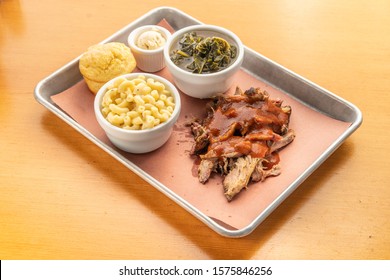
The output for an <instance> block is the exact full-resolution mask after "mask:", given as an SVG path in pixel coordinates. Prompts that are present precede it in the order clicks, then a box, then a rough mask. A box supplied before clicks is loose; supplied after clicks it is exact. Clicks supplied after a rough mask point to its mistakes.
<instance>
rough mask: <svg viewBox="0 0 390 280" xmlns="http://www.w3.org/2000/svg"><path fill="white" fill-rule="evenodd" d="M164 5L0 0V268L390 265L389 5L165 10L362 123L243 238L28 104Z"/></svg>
mask: <svg viewBox="0 0 390 280" xmlns="http://www.w3.org/2000/svg"><path fill="white" fill-rule="evenodd" d="M159 5H161V2H160V1H128V0H126V1H125V0H112V1H105V0H104V1H103V0H95V1H93V2H90V1H79V0H77V1H76V0H66V1H65V0H58V1H48V0H41V1H27V0H24V1H23V0H20V1H17V0H2V1H0V28H1V29H0V97H1V101H0V123H1V134H0V147H1V153H0V259H389V258H390V218H389V217H390V172H389V170H390V167H389V166H390V160H389V155H390V148H389V137H390V132H389V131H390V125H389V124H390V105H389V104H390V16H389V15H390V4H389V2H388V1H387V0H381V1H371V2H367V1H338V0H330V1H319V0H317V1H312V0H310V1H309V0H307V1H305V0H300V1H258V0H256V1H255V0H240V1H204V0H198V1H175V0H172V1H165V2H164V5H166V6H172V7H176V8H178V9H180V10H182V11H184V12H185V13H187V14H190V15H192V16H193V17H195V18H197V19H198V20H200V21H202V22H204V23H209V24H216V25H220V26H223V27H226V28H228V29H230V30H232V31H233V32H235V33H236V34H237V35H238V36H239V37H240V38H241V39H242V41H243V42H244V44H245V45H247V46H248V47H250V48H252V49H253V50H255V51H257V52H259V53H261V54H263V55H265V56H267V57H269V58H270V59H272V60H274V61H276V62H278V63H279V64H281V65H283V66H285V67H287V68H289V69H291V70H292V71H294V72H296V73H298V74H300V75H302V76H304V77H306V78H308V79H309V80H311V81H313V82H315V83H317V84H319V85H320V86H322V87H324V88H326V89H328V90H330V91H332V92H334V93H336V94H337V95H339V96H341V97H342V98H344V99H346V100H348V101H350V102H352V103H353V104H355V105H357V107H359V108H360V110H361V111H362V113H363V117H364V121H363V124H362V126H361V127H360V128H359V129H358V130H357V131H356V132H355V133H354V134H352V136H351V137H349V138H348V139H347V141H346V142H345V143H344V144H343V145H342V146H341V147H340V148H339V149H338V150H337V151H336V152H335V153H334V154H333V155H332V156H331V157H330V158H329V159H328V160H327V161H326V162H325V163H324V164H323V165H322V166H321V167H320V168H319V169H318V170H316V171H315V172H314V174H313V175H312V176H310V177H309V178H308V179H307V180H306V181H305V182H304V183H303V184H302V185H301V186H300V187H299V188H298V189H297V190H296V191H295V192H294V193H293V194H292V195H291V196H290V197H288V198H287V200H285V202H284V203H283V204H282V205H281V206H280V207H278V208H277V209H276V210H275V211H274V212H273V213H272V214H271V215H270V216H269V217H268V218H267V219H266V220H265V221H264V222H263V223H262V224H261V225H260V226H259V227H258V228H257V229H256V230H255V231H254V232H252V233H251V234H250V235H248V236H246V237H244V238H240V239H230V238H226V237H222V236H220V235H218V234H216V233H215V232H213V231H212V230H210V229H209V228H208V227H207V226H205V225H204V224H203V223H202V222H200V221H199V220H197V219H196V218H194V217H193V216H192V215H191V214H189V213H188V212H186V211H185V210H183V209H182V208H181V207H180V206H178V205H177V204H176V203H174V202H172V201H171V200H170V199H169V198H167V197H165V196H164V195H163V194H161V193H160V192H159V191H157V190H156V189H154V188H153V187H151V186H150V185H149V184H148V183H146V182H145V181H143V180H142V179H141V178H140V177H138V176H137V175H135V174H134V173H132V172H131V171H129V170H128V169H127V168H126V167H124V166H123V165H121V164H120V163H118V162H117V161H116V160H115V159H113V158H112V157H111V156H109V155H108V154H106V153H105V152H102V150H101V149H100V148H98V147H97V146H96V145H94V144H93V143H92V142H90V141H89V140H88V139H86V138H85V137H84V136H82V135H81V134H80V133H78V132H77V131H76V130H74V129H73V128H72V127H71V126H69V125H67V124H66V123H64V122H63V121H62V120H60V119H59V118H58V117H56V116H55V115H54V114H52V113H51V112H49V111H48V110H47V109H45V108H44V107H43V106H41V105H40V104H38V103H37V102H36V101H35V100H34V97H33V91H34V87H35V86H36V84H37V83H38V82H39V81H40V80H41V79H43V78H45V77H46V76H48V75H49V74H51V73H52V72H53V71H55V70H57V69H58V68H60V67H61V66H63V65H64V64H66V63H67V62H69V61H71V60H72V59H74V58H75V57H77V56H78V55H79V54H81V53H82V52H83V51H84V50H85V49H86V48H87V47H88V46H90V45H92V44H95V43H98V42H100V41H102V40H104V39H105V38H107V37H108V36H110V35H111V34H113V33H114V32H116V31H117V30H119V29H120V28H122V27H124V26H125V25H127V24H128V23H130V22H132V21H133V20H135V19H137V18H138V17H140V16H142V15H143V14H144V13H146V12H148V11H150V10H151V9H153V8H156V7H158V6H159Z"/></svg>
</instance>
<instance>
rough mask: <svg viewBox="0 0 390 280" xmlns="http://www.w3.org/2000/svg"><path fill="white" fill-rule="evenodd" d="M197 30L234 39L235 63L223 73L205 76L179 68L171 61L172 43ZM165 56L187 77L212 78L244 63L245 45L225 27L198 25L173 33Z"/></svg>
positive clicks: (205, 74) (223, 71)
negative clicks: (235, 46)
mask: <svg viewBox="0 0 390 280" xmlns="http://www.w3.org/2000/svg"><path fill="white" fill-rule="evenodd" d="M197 30H201V31H214V32H216V33H220V34H221V35H224V34H225V35H227V36H228V37H230V38H231V39H233V41H234V42H235V44H236V45H237V53H238V55H237V57H236V58H235V60H234V62H233V63H232V64H230V65H229V66H228V67H226V68H225V69H223V70H221V71H217V72H213V73H204V74H199V73H192V72H190V71H186V70H184V69H182V68H180V67H178V66H177V65H176V64H175V63H173V61H172V60H171V56H170V50H171V45H172V43H175V42H176V40H177V39H178V38H179V37H180V36H182V35H184V34H185V33H187V32H190V31H197ZM164 56H165V57H166V63H169V64H170V65H171V66H173V67H175V69H176V70H177V71H179V72H181V73H183V74H185V75H194V76H207V77H212V76H219V75H223V74H224V73H226V72H228V71H230V69H231V68H234V67H235V66H236V65H237V64H240V63H241V61H242V58H243V56H244V45H243V44H242V42H241V40H240V38H239V37H238V36H237V35H236V34H234V33H233V32H232V31H230V30H228V29H225V28H223V27H220V26H216V25H210V24H196V25H190V26H187V27H183V28H181V29H179V30H178V31H176V32H175V33H173V35H172V36H171V37H170V38H169V39H168V41H167V42H166V44H165V46H164Z"/></svg>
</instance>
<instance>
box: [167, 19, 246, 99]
mask: <svg viewBox="0 0 390 280" xmlns="http://www.w3.org/2000/svg"><path fill="white" fill-rule="evenodd" d="M192 31H195V32H197V34H198V35H202V36H207V37H209V36H218V37H221V38H223V39H225V40H226V41H228V42H229V43H230V44H233V45H235V46H236V47H237V56H236V58H235V59H234V60H233V62H232V63H231V64H230V65H229V66H228V67H227V68H225V69H223V70H220V71H218V72H213V73H203V74H198V73H192V72H190V71H186V70H184V69H182V68H180V67H179V66H177V65H176V64H175V63H174V62H173V61H172V60H171V58H170V56H171V54H172V52H173V50H174V49H176V48H177V45H178V41H179V40H180V39H181V38H182V37H183V35H184V34H185V33H188V32H192ZM202 33H204V34H206V35H204V34H202ZM164 58H165V64H166V66H167V68H168V70H169V72H170V73H171V74H172V77H173V81H174V82H175V84H176V86H177V87H178V88H179V89H180V90H181V91H182V92H183V93H185V94H187V95H189V96H192V97H196V98H210V97H213V96H215V95H217V94H220V93H224V92H226V91H227V90H228V89H229V88H230V87H231V86H232V84H233V82H234V76H235V74H236V73H237V72H238V70H239V69H240V67H241V64H242V62H243V60H244V46H243V44H242V42H241V40H240V39H239V38H238V37H237V36H236V35H235V34H234V33H233V32H231V31H229V30H227V29H225V28H222V27H219V26H214V25H192V26H188V27H185V28H182V29H180V30H178V31H176V32H175V33H174V34H173V35H172V36H171V37H170V38H169V40H168V42H167V43H166V45H165V47H164Z"/></svg>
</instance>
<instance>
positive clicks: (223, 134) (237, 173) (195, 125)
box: [191, 87, 295, 201]
mask: <svg viewBox="0 0 390 280" xmlns="http://www.w3.org/2000/svg"><path fill="white" fill-rule="evenodd" d="M282 103H283V101H282V100H280V99H275V100H273V99H270V97H269V94H268V93H267V92H266V91H265V90H261V89H260V88H250V89H248V90H246V91H242V90H241V89H240V88H238V87H237V88H236V92H235V94H233V95H229V96H226V97H224V96H218V97H215V98H213V99H211V100H210V102H209V103H208V104H207V106H206V117H205V118H204V119H197V120H194V121H193V122H192V123H191V131H192V135H193V137H194V145H193V147H192V150H191V154H192V155H196V156H198V157H199V158H200V164H199V167H198V179H199V181H200V182H201V183H202V184H206V183H207V181H208V179H209V178H210V176H211V174H212V173H213V172H215V173H219V174H221V175H222V176H223V177H224V178H223V190H224V194H225V197H226V199H227V200H228V201H231V200H232V199H233V198H234V197H235V196H236V195H237V194H238V193H240V192H241V190H242V189H245V188H247V187H248V184H250V182H258V181H264V180H265V179H266V178H267V177H270V176H278V175H279V174H280V173H281V168H280V165H279V155H278V151H280V150H281V149H282V148H284V147H286V146H287V145H288V144H290V143H291V142H292V141H293V140H294V138H295V132H294V130H292V129H291V128H289V121H290V116H291V111H292V110H291V107H290V106H288V105H287V106H284V105H282Z"/></svg>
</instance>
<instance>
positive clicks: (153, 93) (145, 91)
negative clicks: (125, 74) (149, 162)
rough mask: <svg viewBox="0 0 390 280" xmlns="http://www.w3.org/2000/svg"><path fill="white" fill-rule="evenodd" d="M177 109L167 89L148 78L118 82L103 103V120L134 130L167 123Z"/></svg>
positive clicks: (112, 86)
mask: <svg viewBox="0 0 390 280" xmlns="http://www.w3.org/2000/svg"><path fill="white" fill-rule="evenodd" d="M174 108H175V100H174V98H173V96H172V93H171V92H170V91H169V90H168V89H166V87H165V85H164V84H163V83H161V82H159V81H156V80H155V79H153V78H146V77H145V76H144V75H139V76H138V77H137V78H135V79H132V80H129V79H126V78H120V79H117V80H116V81H115V82H114V83H113V84H112V85H111V86H109V87H108V88H107V91H106V93H105V94H104V96H103V99H102V113H103V116H104V117H105V118H106V119H107V120H108V121H109V122H110V123H111V124H113V125H115V126H118V127H121V128H124V129H131V130H142V129H149V128H153V127H155V126H157V125H159V124H160V123H164V122H166V121H167V120H168V119H169V117H170V116H171V115H172V112H173V110H174Z"/></svg>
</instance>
